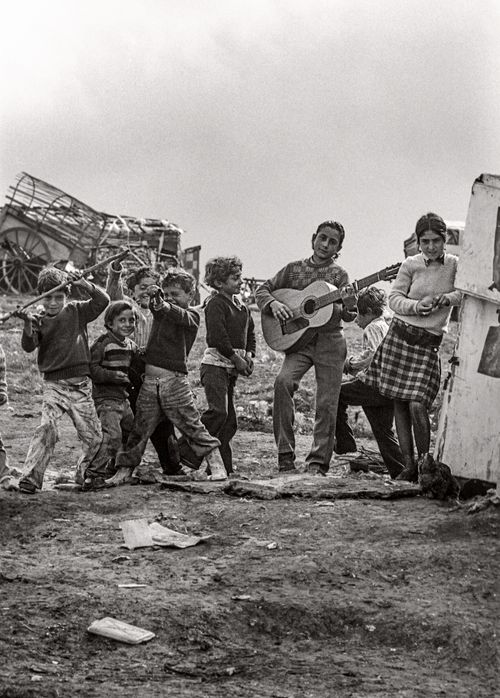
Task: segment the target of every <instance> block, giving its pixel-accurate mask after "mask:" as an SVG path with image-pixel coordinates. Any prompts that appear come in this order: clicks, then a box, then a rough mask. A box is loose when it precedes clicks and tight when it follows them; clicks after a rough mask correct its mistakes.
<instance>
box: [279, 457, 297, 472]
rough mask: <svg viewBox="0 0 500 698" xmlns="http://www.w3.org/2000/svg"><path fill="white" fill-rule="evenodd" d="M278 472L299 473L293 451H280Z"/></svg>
mask: <svg viewBox="0 0 500 698" xmlns="http://www.w3.org/2000/svg"><path fill="white" fill-rule="evenodd" d="M278 472H280V473H297V472H298V470H297V468H296V467H295V456H294V454H293V453H278Z"/></svg>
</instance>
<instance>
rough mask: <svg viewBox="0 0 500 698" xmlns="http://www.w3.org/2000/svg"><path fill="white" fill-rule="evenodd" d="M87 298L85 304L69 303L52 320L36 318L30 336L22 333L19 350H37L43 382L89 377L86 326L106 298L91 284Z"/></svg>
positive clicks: (93, 318) (104, 303)
mask: <svg viewBox="0 0 500 698" xmlns="http://www.w3.org/2000/svg"><path fill="white" fill-rule="evenodd" d="M89 294H90V296H91V297H90V299H89V300H86V301H70V302H69V303H67V304H66V305H65V306H64V307H63V308H62V310H61V311H60V312H59V313H58V314H57V315H55V316H49V315H42V316H39V317H37V318H36V319H35V323H34V325H35V326H34V328H33V333H32V335H31V336H30V335H27V334H26V331H25V330H23V334H22V337H21V346H22V348H23V349H24V350H25V351H27V352H32V351H34V350H35V349H37V348H38V357H37V361H38V368H39V370H40V372H41V373H42V374H43V377H44V379H45V380H52V381H54V380H60V379H64V378H75V377H77V376H89V375H90V348H89V343H88V333H87V324H88V323H89V322H92V320H95V319H96V318H97V317H99V315H100V314H101V313H102V311H103V310H104V309H105V308H106V306H107V305H108V304H109V296H108V294H107V293H105V291H103V290H102V289H100V288H98V287H97V286H94V284H92V289H91V290H90V291H89Z"/></svg>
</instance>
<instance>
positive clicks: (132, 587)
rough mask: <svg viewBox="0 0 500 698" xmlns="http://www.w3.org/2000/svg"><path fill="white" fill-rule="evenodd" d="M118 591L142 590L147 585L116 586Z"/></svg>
mask: <svg viewBox="0 0 500 698" xmlns="http://www.w3.org/2000/svg"><path fill="white" fill-rule="evenodd" d="M118 587H119V588H120V589H143V588H144V587H147V584H132V583H131V584H118Z"/></svg>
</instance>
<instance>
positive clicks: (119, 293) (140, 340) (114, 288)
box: [106, 264, 153, 349]
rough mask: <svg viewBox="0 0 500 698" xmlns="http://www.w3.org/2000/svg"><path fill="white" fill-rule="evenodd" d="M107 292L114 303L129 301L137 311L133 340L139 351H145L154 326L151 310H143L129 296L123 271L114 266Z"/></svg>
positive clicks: (110, 272) (109, 269)
mask: <svg viewBox="0 0 500 698" xmlns="http://www.w3.org/2000/svg"><path fill="white" fill-rule="evenodd" d="M106 292H107V293H108V294H109V297H110V298H111V300H112V301H121V300H126V301H128V302H129V303H130V304H131V305H132V307H133V308H134V310H135V311H136V324H135V330H134V334H133V335H132V337H131V338H132V339H133V340H134V342H135V343H136V344H137V346H138V347H139V349H144V348H145V346H146V344H147V343H148V339H149V333H150V332H151V327H152V326H153V314H152V312H151V310H150V309H149V308H143V307H142V306H140V305H139V303H136V302H135V300H134V299H133V298H131V297H130V296H127V295H126V293H125V292H124V290H123V279H122V270H121V269H115V268H114V267H113V265H112V264H110V265H109V267H108V279H107V282H106Z"/></svg>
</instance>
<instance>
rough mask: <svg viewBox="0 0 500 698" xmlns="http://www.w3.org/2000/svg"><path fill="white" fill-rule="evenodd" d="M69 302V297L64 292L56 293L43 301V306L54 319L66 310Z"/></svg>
mask: <svg viewBox="0 0 500 698" xmlns="http://www.w3.org/2000/svg"><path fill="white" fill-rule="evenodd" d="M67 302H68V297H67V295H66V294H65V293H64V291H56V292H55V293H51V294H50V295H49V296H45V298H42V299H41V304H42V305H43V307H44V309H45V313H46V314H47V315H49V316H50V317H54V316H55V315H57V314H58V313H60V312H61V310H62V309H63V308H64V306H65V305H66V303H67Z"/></svg>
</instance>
